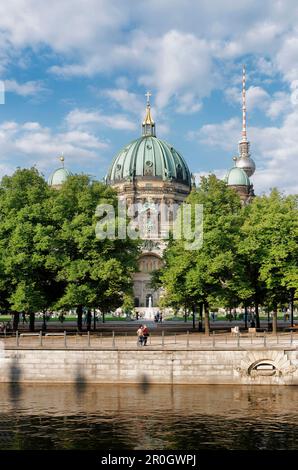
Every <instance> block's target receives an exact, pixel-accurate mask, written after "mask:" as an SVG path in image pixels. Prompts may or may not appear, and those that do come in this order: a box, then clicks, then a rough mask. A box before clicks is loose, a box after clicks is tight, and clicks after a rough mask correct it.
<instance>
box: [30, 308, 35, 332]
mask: <svg viewBox="0 0 298 470" xmlns="http://www.w3.org/2000/svg"><path fill="white" fill-rule="evenodd" d="M29 330H30V331H34V330H35V313H34V312H30V313H29Z"/></svg>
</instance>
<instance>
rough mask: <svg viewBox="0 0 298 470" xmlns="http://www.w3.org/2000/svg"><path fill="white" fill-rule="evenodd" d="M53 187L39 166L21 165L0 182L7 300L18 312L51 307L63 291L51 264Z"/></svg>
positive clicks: (0, 231) (0, 244)
mask: <svg viewBox="0 0 298 470" xmlns="http://www.w3.org/2000/svg"><path fill="white" fill-rule="evenodd" d="M49 198H50V189H49V187H48V185H47V183H46V182H45V180H44V178H43V177H42V176H41V175H40V174H39V173H38V171H37V170H36V169H35V168H32V169H18V170H17V171H16V172H15V173H14V174H13V175H12V176H11V177H8V176H6V177H4V178H3V179H2V181H1V185H0V250H1V266H2V269H1V271H2V279H4V283H5V284H6V286H9V288H8V289H7V293H6V294H7V298H6V301H7V302H8V303H9V306H10V308H11V309H12V311H13V312H14V327H15V328H17V325H18V319H19V313H20V312H25V313H27V314H29V315H30V329H31V330H34V314H35V312H36V311H39V310H41V309H43V308H47V307H48V306H49V305H50V304H51V303H52V302H53V300H54V298H55V296H56V295H58V293H59V283H57V281H56V279H55V275H56V273H55V271H54V270H52V268H51V265H50V264H48V255H49V252H48V249H47V243H48V238H50V237H51V233H52V227H51V220H50V218H49V213H48V211H47V210H46V207H47V201H48V200H49Z"/></svg>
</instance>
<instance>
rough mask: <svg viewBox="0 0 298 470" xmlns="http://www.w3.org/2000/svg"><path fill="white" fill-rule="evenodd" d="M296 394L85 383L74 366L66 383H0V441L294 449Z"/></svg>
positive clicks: (33, 445) (13, 444)
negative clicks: (72, 377) (71, 382)
mask: <svg viewBox="0 0 298 470" xmlns="http://www.w3.org/2000/svg"><path fill="white" fill-rule="evenodd" d="M143 382H144V381H143ZM14 387H17V393H16V392H15V391H14ZM297 394H298V388H297V387H248V386H245V387H232V386H223V385H220V386H216V385H212V386H211V385H210V386H183V385H181V386H174V387H172V386H168V385H163V386H156V385H150V387H149V386H148V385H146V383H145V386H144V384H143V385H139V386H138V385H86V384H85V383H84V379H83V377H82V376H81V375H80V374H79V373H78V380H77V383H76V384H74V385H64V384H63V385H48V384H47V385H37V384H34V385H20V384H18V383H17V384H14V385H8V384H7V385H6V384H0V449H105V450H106V449H295V448H297V444H296V442H297V438H298V425H297V418H298V413H297V411H296V410H297V408H296V407H295V403H297Z"/></svg>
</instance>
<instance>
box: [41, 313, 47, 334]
mask: <svg viewBox="0 0 298 470" xmlns="http://www.w3.org/2000/svg"><path fill="white" fill-rule="evenodd" d="M41 329H42V331H46V330H47V322H46V312H43V314H42V327H41Z"/></svg>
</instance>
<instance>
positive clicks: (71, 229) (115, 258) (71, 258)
mask: <svg viewBox="0 0 298 470" xmlns="http://www.w3.org/2000/svg"><path fill="white" fill-rule="evenodd" d="M98 204H110V205H112V206H113V207H114V208H115V213H116V215H118V214H117V196H116V193H115V192H114V191H113V190H112V189H111V188H110V187H108V186H106V185H104V184H102V183H99V182H97V181H92V180H90V178H89V177H88V176H86V175H76V176H71V177H69V178H68V180H67V181H66V182H65V183H64V185H63V186H62V188H61V189H60V190H59V191H56V192H55V194H54V195H53V197H52V200H51V208H49V210H50V211H51V216H52V219H53V221H54V224H55V225H56V231H55V235H54V236H53V240H52V242H53V246H52V251H53V252H55V253H57V257H56V264H57V271H58V274H57V278H58V280H60V281H64V282H65V283H66V286H65V291H64V293H63V295H62V296H61V297H60V298H59V300H58V301H57V303H56V307H57V308H70V307H76V309H77V315H78V329H79V330H81V329H82V313H83V308H84V307H85V308H87V309H88V310H89V311H90V309H91V308H99V309H100V310H101V312H102V314H103V321H104V315H105V313H106V312H108V311H109V310H113V309H115V308H116V307H119V306H120V305H121V304H122V303H123V299H124V295H125V294H126V293H127V292H129V291H131V288H132V273H133V272H134V270H135V269H136V259H137V256H138V243H137V242H135V241H132V240H130V239H125V240H122V239H117V238H114V239H109V238H105V239H98V238H97V237H96V236H95V227H96V223H97V221H98V219H97V216H96V207H97V206H98ZM87 324H88V325H89V327H90V322H87Z"/></svg>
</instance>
